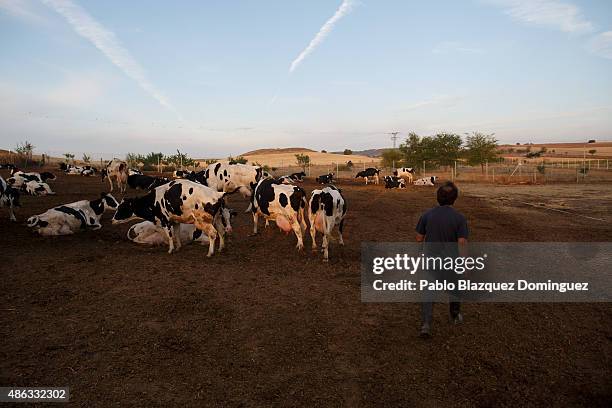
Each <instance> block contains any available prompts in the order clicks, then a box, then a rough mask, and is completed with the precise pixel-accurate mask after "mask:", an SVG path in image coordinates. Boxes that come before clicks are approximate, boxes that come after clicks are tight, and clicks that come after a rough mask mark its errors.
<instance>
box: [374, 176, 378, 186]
mask: <svg viewBox="0 0 612 408" xmlns="http://www.w3.org/2000/svg"><path fill="white" fill-rule="evenodd" d="M374 179H375V180H376V184H378V183H379V180H378V173H376V175H375V176H374Z"/></svg>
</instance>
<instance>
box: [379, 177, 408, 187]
mask: <svg viewBox="0 0 612 408" xmlns="http://www.w3.org/2000/svg"><path fill="white" fill-rule="evenodd" d="M383 180H384V181H385V188H406V180H404V179H403V178H400V177H395V176H385V177H384V178H383Z"/></svg>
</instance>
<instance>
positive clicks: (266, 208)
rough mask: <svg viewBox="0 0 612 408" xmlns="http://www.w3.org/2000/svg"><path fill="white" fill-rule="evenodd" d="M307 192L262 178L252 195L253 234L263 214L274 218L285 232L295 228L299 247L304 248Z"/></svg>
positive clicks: (270, 218) (266, 217) (299, 248)
mask: <svg viewBox="0 0 612 408" xmlns="http://www.w3.org/2000/svg"><path fill="white" fill-rule="evenodd" d="M305 207H306V192H305V191H304V190H303V189H302V188H301V187H298V186H294V185H287V184H282V183H281V182H279V181H277V180H274V179H272V178H267V179H263V180H260V181H259V183H257V186H256V187H255V191H254V193H253V196H252V197H251V211H252V212H253V234H254V235H256V234H257V222H258V220H259V216H260V215H261V216H262V217H264V219H265V220H266V222H267V221H269V220H272V221H274V222H276V225H277V226H278V227H279V228H280V229H281V230H282V231H284V232H286V233H289V231H291V230H293V232H294V233H295V236H296V237H297V249H298V250H302V249H303V248H304V232H305V231H306V227H307V226H306V220H305V219H304V208H305Z"/></svg>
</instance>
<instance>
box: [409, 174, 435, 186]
mask: <svg viewBox="0 0 612 408" xmlns="http://www.w3.org/2000/svg"><path fill="white" fill-rule="evenodd" d="M437 178H438V177H436V176H431V177H423V178H420V179H418V180H415V181H414V185H415V186H433V185H435V184H436V180H437Z"/></svg>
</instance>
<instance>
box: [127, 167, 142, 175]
mask: <svg viewBox="0 0 612 408" xmlns="http://www.w3.org/2000/svg"><path fill="white" fill-rule="evenodd" d="M134 175H141V176H142V171H140V170H138V169H135V168H133V167H130V168H129V169H128V176H134Z"/></svg>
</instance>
